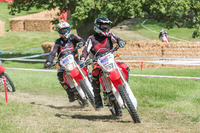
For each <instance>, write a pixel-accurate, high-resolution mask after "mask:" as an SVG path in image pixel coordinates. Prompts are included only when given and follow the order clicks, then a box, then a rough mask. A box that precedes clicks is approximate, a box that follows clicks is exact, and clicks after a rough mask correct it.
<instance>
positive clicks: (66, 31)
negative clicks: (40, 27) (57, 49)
mask: <svg viewBox="0 0 200 133" xmlns="http://www.w3.org/2000/svg"><path fill="white" fill-rule="evenodd" d="M57 31H58V34H59V35H60V37H62V38H64V39H68V38H69V36H70V33H71V27H70V24H69V23H67V22H60V23H59V24H58V26H57Z"/></svg>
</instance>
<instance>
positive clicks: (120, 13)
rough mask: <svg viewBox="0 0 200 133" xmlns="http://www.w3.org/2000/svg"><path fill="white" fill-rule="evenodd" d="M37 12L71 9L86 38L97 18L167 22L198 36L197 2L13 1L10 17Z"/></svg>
mask: <svg viewBox="0 0 200 133" xmlns="http://www.w3.org/2000/svg"><path fill="white" fill-rule="evenodd" d="M32 7H36V8H37V9H41V8H43V9H47V10H50V9H53V8H56V7H59V9H60V10H61V11H62V10H70V11H71V14H72V20H73V26H74V28H77V31H78V34H79V35H80V36H83V38H84V39H86V38H87V37H88V36H89V35H91V34H92V33H93V22H94V20H95V18H97V17H99V16H106V17H108V18H109V19H110V20H111V21H113V26H115V25H116V24H118V23H119V22H121V21H123V20H125V19H128V18H132V17H147V18H153V19H156V20H157V21H162V22H165V23H166V27H167V28H173V26H174V25H176V26H178V27H183V26H184V27H189V28H196V31H195V32H194V34H193V37H199V36H200V33H199V32H200V23H199V20H200V12H199V11H200V2H199V1H197V0H174V1H172V0H79V1H76V0H39V1H37V0H25V1H24V0H15V1H14V2H13V3H12V4H11V5H10V14H15V13H19V12H21V11H22V10H24V11H28V10H30V9H31V8H32Z"/></svg>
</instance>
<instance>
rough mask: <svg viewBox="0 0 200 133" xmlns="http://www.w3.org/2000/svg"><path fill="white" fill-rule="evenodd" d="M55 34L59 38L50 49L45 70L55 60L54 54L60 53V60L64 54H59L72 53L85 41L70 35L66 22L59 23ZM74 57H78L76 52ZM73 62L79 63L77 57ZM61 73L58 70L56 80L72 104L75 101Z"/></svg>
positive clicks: (61, 68)
mask: <svg viewBox="0 0 200 133" xmlns="http://www.w3.org/2000/svg"><path fill="white" fill-rule="evenodd" d="M57 32H58V34H59V35H60V38H59V39H57V40H56V41H55V44H54V45H53V46H52V48H51V52H50V54H49V56H48V58H47V60H46V64H45V68H49V67H50V66H51V64H52V62H53V60H54V58H55V55H56V53H58V54H59V53H61V54H60V56H59V57H58V58H61V57H62V56H64V55H65V52H61V51H63V50H70V51H73V50H74V48H75V47H76V46H77V45H78V46H84V45H85V40H83V39H82V38H81V37H79V36H77V35H74V34H71V27H70V24H69V23H67V22H60V23H59V24H58V26H57ZM73 54H74V55H76V54H77V55H78V50H76V51H74V52H73ZM74 57H75V56H74ZM75 60H76V62H77V63H79V59H78V57H75ZM63 72H64V68H63V67H60V69H58V73H57V76H58V80H59V81H60V84H61V85H62V87H63V88H64V89H65V90H66V92H67V94H68V98H69V102H73V101H74V100H75V98H74V93H73V92H71V91H70V89H69V86H68V85H67V83H65V81H64V79H63Z"/></svg>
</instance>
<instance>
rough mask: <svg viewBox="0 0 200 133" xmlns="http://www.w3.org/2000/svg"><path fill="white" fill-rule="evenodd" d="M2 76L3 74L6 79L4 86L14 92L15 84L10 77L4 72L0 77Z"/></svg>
mask: <svg viewBox="0 0 200 133" xmlns="http://www.w3.org/2000/svg"><path fill="white" fill-rule="evenodd" d="M3 76H5V79H6V87H7V90H8V91H9V92H15V86H14V84H13V82H12V80H11V79H10V77H9V76H8V75H7V74H6V73H4V74H3V75H2V77H3Z"/></svg>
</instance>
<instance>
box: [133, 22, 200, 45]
mask: <svg viewBox="0 0 200 133" xmlns="http://www.w3.org/2000/svg"><path fill="white" fill-rule="evenodd" d="M143 21H144V20H140V21H138V22H137V23H136V24H134V25H132V30H133V31H135V32H136V33H138V34H141V35H143V36H146V37H149V38H152V40H158V36H159V32H160V30H161V29H164V30H165V31H167V32H168V35H169V36H172V37H176V38H179V39H183V40H187V41H191V42H199V41H200V40H199V38H192V33H193V31H194V30H195V29H188V28H177V27H176V26H174V28H173V29H166V28H165V25H164V23H161V22H157V21H155V20H152V19H149V20H147V21H146V22H145V23H144V26H146V27H148V28H149V29H151V30H153V31H156V32H158V33H154V32H152V31H150V30H147V29H145V28H144V27H143V28H141V24H142V22H143ZM170 41H172V42H176V41H179V40H176V39H171V38H170Z"/></svg>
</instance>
